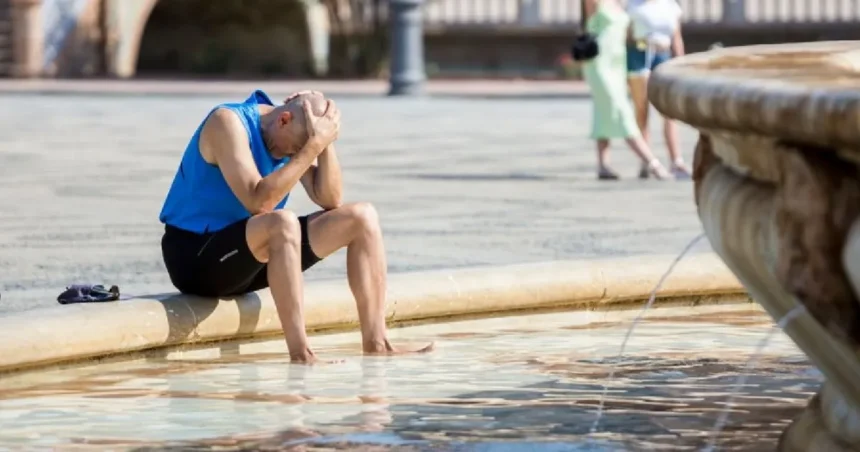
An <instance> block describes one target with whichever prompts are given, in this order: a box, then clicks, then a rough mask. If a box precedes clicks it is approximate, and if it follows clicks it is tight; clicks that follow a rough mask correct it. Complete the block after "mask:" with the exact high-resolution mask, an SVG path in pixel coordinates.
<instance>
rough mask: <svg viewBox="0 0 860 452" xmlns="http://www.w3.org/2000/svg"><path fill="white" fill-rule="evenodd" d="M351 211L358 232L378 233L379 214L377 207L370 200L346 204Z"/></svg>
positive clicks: (348, 210)
mask: <svg viewBox="0 0 860 452" xmlns="http://www.w3.org/2000/svg"><path fill="white" fill-rule="evenodd" d="M345 208H346V209H347V212H349V215H350V218H351V219H352V220H353V221H354V222H355V227H356V229H357V230H358V232H364V233H368V232H369V233H378V232H380V227H379V214H377V213H376V208H375V207H373V204H371V203H369V202H359V203H355V204H349V205H347V206H345Z"/></svg>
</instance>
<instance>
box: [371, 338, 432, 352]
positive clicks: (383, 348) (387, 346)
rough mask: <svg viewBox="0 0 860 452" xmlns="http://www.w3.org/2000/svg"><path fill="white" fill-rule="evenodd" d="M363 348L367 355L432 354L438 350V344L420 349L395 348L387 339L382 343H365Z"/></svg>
mask: <svg viewBox="0 0 860 452" xmlns="http://www.w3.org/2000/svg"><path fill="white" fill-rule="evenodd" d="M362 348H363V349H364V354H366V355H411V354H417V353H430V352H432V351H433V350H434V349H435V348H436V343H435V342H431V343H430V344H429V345H427V346H425V347H423V348H420V349H414V348H409V349H406V348H401V347H394V346H393V345H391V342H389V341H388V339H385V340H384V341H382V342H365V343H364V345H363V347H362Z"/></svg>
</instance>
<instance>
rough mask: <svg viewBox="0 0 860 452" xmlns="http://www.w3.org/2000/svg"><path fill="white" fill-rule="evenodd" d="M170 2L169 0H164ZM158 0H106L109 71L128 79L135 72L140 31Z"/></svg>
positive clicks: (141, 32) (141, 31) (140, 36)
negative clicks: (132, 0) (131, 0)
mask: <svg viewBox="0 0 860 452" xmlns="http://www.w3.org/2000/svg"><path fill="white" fill-rule="evenodd" d="M167 1H170V0H167ZM157 2H158V0H137V1H134V2H130V1H128V0H107V2H106V4H107V8H108V13H107V17H108V28H109V30H110V31H109V33H108V35H109V36H108V45H107V47H108V51H107V54H108V72H109V74H110V75H112V76H114V77H120V78H127V77H132V76H134V74H135V69H136V66H137V58H138V54H139V51H140V41H141V38H142V37H143V30H144V27H145V26H146V23H147V21H148V20H149V15H150V13H151V12H152V10H153V8H154V7H155V4H156V3H157Z"/></svg>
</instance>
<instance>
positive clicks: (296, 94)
mask: <svg viewBox="0 0 860 452" xmlns="http://www.w3.org/2000/svg"><path fill="white" fill-rule="evenodd" d="M305 95H308V96H320V97H325V96H324V95H323V93H322V92H321V91H316V90H312V89H306V90H302V91H296V92H294V93H293V94H290V95H289V96H287V98H286V99H284V103H285V104H286V103H289V102H290V101H291V100H293V99H295V98H297V97H299V96H305Z"/></svg>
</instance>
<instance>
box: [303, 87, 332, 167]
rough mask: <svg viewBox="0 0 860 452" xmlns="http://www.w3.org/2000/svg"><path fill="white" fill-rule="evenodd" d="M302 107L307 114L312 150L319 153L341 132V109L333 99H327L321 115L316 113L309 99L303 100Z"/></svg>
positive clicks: (306, 124) (306, 121) (306, 123)
mask: <svg viewBox="0 0 860 452" xmlns="http://www.w3.org/2000/svg"><path fill="white" fill-rule="evenodd" d="M302 109H303V110H304V114H305V126H306V127H307V133H308V144H309V145H310V146H309V147H310V148H311V149H310V152H314V153H315V154H316V155H319V154H320V153H322V152H323V151H324V150H325V149H326V148H328V147H329V146H330V145H331V144H332V143H334V142H335V140H337V138H338V136H339V134H340V109H338V108H337V105H335V103H334V101H333V100H327V101H326V106H325V110H323V111H324V113H323V114H322V115H320V116H317V115H315V114H314V111H313V110H314V108H313V105H312V104H311V102H310V101H308V100H305V101H303V102H302Z"/></svg>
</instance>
